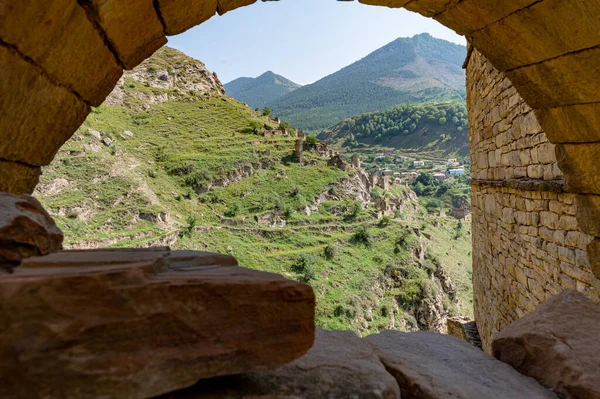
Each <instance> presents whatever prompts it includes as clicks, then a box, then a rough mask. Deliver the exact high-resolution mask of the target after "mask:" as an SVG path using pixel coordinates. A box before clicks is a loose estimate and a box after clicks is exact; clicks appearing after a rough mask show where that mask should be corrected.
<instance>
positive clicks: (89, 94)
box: [0, 0, 600, 276]
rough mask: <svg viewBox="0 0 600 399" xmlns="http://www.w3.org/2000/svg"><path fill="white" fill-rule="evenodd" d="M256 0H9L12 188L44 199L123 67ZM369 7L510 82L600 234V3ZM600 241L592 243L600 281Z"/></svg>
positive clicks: (7, 111) (6, 120) (3, 157)
mask: <svg viewBox="0 0 600 399" xmlns="http://www.w3.org/2000/svg"><path fill="white" fill-rule="evenodd" d="M256 1H257V0H112V1H109V0H79V1H78V2H75V1H74V0H44V1H35V2H30V1H28V2H25V1H22V0H7V1H3V2H2V3H1V4H0V65H2V74H0V92H2V96H1V97H0V113H1V115H2V118H1V119H0V191H6V192H13V193H30V192H32V191H33V188H34V187H35V185H36V183H37V180H38V177H39V174H40V167H41V166H44V165H47V164H49V163H50V162H51V160H52V159H53V157H54V155H55V154H56V152H57V151H58V149H59V148H60V146H61V145H62V144H63V143H64V142H65V141H66V140H68V139H69V138H70V137H71V135H72V134H73V133H74V131H75V130H76V129H77V127H78V126H79V125H80V124H81V123H82V122H83V121H84V119H85V118H86V116H87V115H88V113H89V112H90V109H91V107H94V106H99V105H100V104H101V103H102V102H103V101H104V99H105V98H106V96H107V95H108V94H109V93H110V92H111V90H112V89H113V87H114V85H115V84H116V82H117V81H118V79H119V78H120V77H121V75H122V72H123V69H131V68H133V67H135V66H136V65H138V64H139V63H140V62H141V61H142V60H144V59H145V58H147V57H149V56H150V55H151V54H152V53H153V52H154V51H155V50H157V49H158V48H160V47H161V46H162V45H164V44H165V43H166V36H168V35H174V34H178V33H181V32H184V31H185V30H187V29H189V28H191V27H193V26H195V25H198V24H200V23H202V22H204V21H206V20H208V19H209V18H211V17H213V16H214V15H215V14H219V15H223V14H225V13H226V12H228V11H231V10H233V9H235V8H238V7H241V6H247V5H250V4H253V3H255V2H256ZM263 1H272V0H263ZM331 1H333V0H331ZM359 1H360V2H361V3H364V4H369V5H379V6H387V7H397V8H399V7H404V8H406V9H408V10H410V11H414V12H418V13H420V14H422V15H424V16H427V17H431V18H433V19H435V20H437V21H439V22H440V23H442V24H443V25H445V26H447V27H449V28H450V29H453V30H454V31H456V32H457V33H459V34H462V35H465V36H466V37H467V39H468V41H469V43H471V44H472V45H473V46H474V47H475V48H476V49H477V50H478V51H479V52H480V53H481V54H483V56H485V58H486V59H487V60H489V62H490V63H491V64H492V65H493V66H494V67H495V68H496V69H497V70H498V71H499V72H501V73H503V75H504V76H506V77H507V78H508V79H510V81H511V82H512V84H513V85H514V86H515V88H516V90H517V91H518V93H519V94H520V95H521V96H522V97H523V99H524V100H525V102H526V103H527V104H528V105H529V106H530V107H531V108H532V109H533V110H534V111H535V115H536V116H537V119H538V120H539V122H540V124H541V125H542V128H543V129H544V130H545V132H546V134H547V136H548V138H549V140H550V141H551V142H552V143H553V144H556V145H557V147H556V153H557V159H558V162H559V165H560V168H561V169H562V171H563V172H564V175H565V185H566V190H567V191H569V192H571V193H574V194H576V195H577V196H576V204H577V219H578V222H579V225H580V227H581V228H582V230H583V231H584V232H585V233H588V234H589V235H591V236H594V237H600V163H599V162H596V158H597V157H598V156H600V132H598V131H597V128H598V127H599V126H600V116H598V115H600V90H599V89H600V64H598V62H597V60H598V58H599V57H600V31H599V30H598V26H600V0H580V1H564V0H510V1H497V0H359ZM32 3H34V4H32ZM598 243H600V240H599V239H596V240H595V241H594V242H593V243H592V244H591V245H590V248H589V253H590V255H591V259H590V260H591V263H592V269H594V270H596V271H597V273H596V275H597V276H598V275H600V271H599V269H600V268H599V267H597V266H596V265H598V264H599V263H600V250H598V248H600V245H598ZM596 254H597V255H596Z"/></svg>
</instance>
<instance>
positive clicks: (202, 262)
mask: <svg viewBox="0 0 600 399" xmlns="http://www.w3.org/2000/svg"><path fill="white" fill-rule="evenodd" d="M232 264H235V259H233V258H231V257H228V256H222V255H214V254H207V253H202V252H197V253H194V252H189V251H184V252H170V251H168V250H166V249H162V250H160V249H159V250H154V251H152V250H113V251H75V252H64V253H59V254H54V255H50V256H48V257H46V258H45V259H44V258H33V259H30V260H27V261H25V262H24V263H23V264H22V265H21V266H20V267H18V268H17V269H16V270H15V272H14V273H13V274H5V275H0V397H1V398H5V399H9V398H100V397H119V398H147V397H153V396H157V395H160V394H163V393H166V392H172V391H175V390H178V389H182V388H185V387H188V386H190V385H193V384H194V383H196V382H197V381H198V380H200V379H203V378H210V377H215V376H222V375H231V374H238V373H244V372H250V371H256V370H264V369H270V368H276V367H279V366H282V365H284V364H287V363H289V362H291V361H293V360H294V359H297V358H299V357H301V356H302V355H303V354H304V353H306V351H307V350H308V349H309V348H310V347H311V345H312V343H313V338H314V294H313V291H312V289H311V288H310V287H308V286H305V285H302V284H299V283H296V282H292V281H288V280H285V279H284V278H283V277H281V276H278V275H274V274H270V273H263V272H258V271H251V270H246V269H243V268H240V267H237V266H231V265H232Z"/></svg>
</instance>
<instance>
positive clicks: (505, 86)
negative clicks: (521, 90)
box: [467, 51, 600, 351]
mask: <svg viewBox="0 0 600 399" xmlns="http://www.w3.org/2000/svg"><path fill="white" fill-rule="evenodd" d="M467 95H468V99H467V102H468V104H467V106H468V109H469V129H470V130H469V132H470V133H469V141H470V145H471V163H472V179H473V198H472V208H473V284H474V305H475V318H476V320H477V325H478V327H479V330H480V333H481V336H482V341H483V347H484V349H485V350H487V351H490V349H491V340H492V337H493V335H494V334H495V333H496V332H498V331H501V330H502V329H504V328H505V327H507V326H508V325H509V324H510V323H511V322H513V321H514V320H517V319H519V318H520V317H522V316H523V315H525V314H527V313H529V312H531V311H532V310H534V309H535V307H536V306H537V305H538V304H540V303H541V302H543V301H545V300H546V299H547V298H548V297H550V296H552V295H555V294H557V293H559V292H560V291H562V290H563V289H565V288H575V289H578V290H579V291H582V292H584V293H586V295H588V296H589V297H590V298H592V299H594V300H596V301H597V302H600V296H599V290H600V281H599V280H598V279H596V278H595V277H594V275H593V274H592V272H591V268H590V262H589V260H588V254H587V250H586V248H587V245H588V244H589V243H590V242H591V241H592V240H593V237H591V236H589V235H587V234H585V233H583V232H582V231H581V230H580V227H579V225H578V222H577V219H576V206H575V195H574V194H570V193H566V192H565V190H564V180H563V175H562V172H561V171H560V169H559V168H558V165H557V159H556V151H555V146H554V145H553V144H551V143H550V142H549V141H548V139H547V137H546V134H545V132H544V131H543V130H542V128H541V127H540V125H539V123H538V121H537V119H536V116H535V114H534V112H533V111H532V109H531V108H530V107H529V106H528V105H527V104H526V103H525V101H524V100H523V99H522V98H521V97H520V96H519V94H518V93H517V91H516V89H515V88H514V87H513V86H512V84H511V82H510V81H509V80H508V79H507V78H506V76H504V74H502V73H500V72H498V71H497V70H496V69H494V67H492V66H491V64H490V63H489V62H488V61H487V60H486V59H485V58H484V57H483V56H482V55H481V54H480V53H478V52H477V51H474V52H473V54H472V55H471V57H470V60H469V63H468V67H467Z"/></svg>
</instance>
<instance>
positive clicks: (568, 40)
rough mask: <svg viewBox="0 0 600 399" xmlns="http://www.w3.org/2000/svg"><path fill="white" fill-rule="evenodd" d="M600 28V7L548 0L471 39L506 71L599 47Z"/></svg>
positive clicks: (484, 30)
mask: <svg viewBox="0 0 600 399" xmlns="http://www.w3.org/2000/svg"><path fill="white" fill-rule="evenodd" d="M509 3H512V2H509ZM540 21H543V23H540ZM599 25H600V3H597V2H593V1H592V2H590V1H564V0H545V1H542V2H537V3H535V4H533V5H531V6H530V7H524V8H521V9H520V10H519V11H517V12H515V13H513V14H511V15H509V16H507V17H506V18H503V19H502V20H500V21H498V22H495V23H493V24H491V25H489V26H487V27H485V28H483V29H480V30H478V31H476V32H473V33H472V34H471V35H469V38H468V39H469V42H470V43H471V44H473V46H475V48H477V50H479V51H481V52H482V53H483V54H486V57H487V58H488V59H489V60H490V61H492V63H493V64H494V67H496V68H497V69H498V70H500V71H506V70H508V69H514V68H518V67H521V66H524V65H531V64H535V63H538V62H541V61H545V60H547V59H550V58H554V57H558V56H561V55H564V54H567V53H570V52H574V51H579V50H583V49H587V48H590V47H595V46H597V45H599V44H600V31H599V30H598V26H599ZM515 43H518V46H515Z"/></svg>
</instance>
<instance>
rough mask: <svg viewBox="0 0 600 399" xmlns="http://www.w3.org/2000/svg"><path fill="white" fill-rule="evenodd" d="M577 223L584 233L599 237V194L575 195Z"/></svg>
mask: <svg viewBox="0 0 600 399" xmlns="http://www.w3.org/2000/svg"><path fill="white" fill-rule="evenodd" d="M575 204H576V207H575V212H576V216H577V224H578V225H579V228H580V229H581V230H582V231H584V232H585V233H587V234H589V235H591V236H594V237H600V195H578V196H577V197H575Z"/></svg>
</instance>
